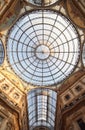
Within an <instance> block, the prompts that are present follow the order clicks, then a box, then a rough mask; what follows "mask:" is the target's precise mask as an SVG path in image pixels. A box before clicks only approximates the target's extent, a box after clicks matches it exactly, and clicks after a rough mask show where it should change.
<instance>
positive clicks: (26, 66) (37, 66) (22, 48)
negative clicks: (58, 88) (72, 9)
mask: <svg viewBox="0 0 85 130" xmlns="http://www.w3.org/2000/svg"><path fill="white" fill-rule="evenodd" d="M79 55H80V41H79V38H78V33H77V31H76V29H75V27H74V26H73V24H72V23H71V21H70V20H69V19H67V18H66V17H65V16H64V15H62V14H61V13H59V12H55V11H52V10H36V11H32V12H30V13H26V14H25V15H23V16H22V17H21V18H20V19H19V20H18V21H17V22H16V23H15V25H14V26H13V27H12V28H11V30H10V32H9V34H8V40H7V56H8V61H9V63H10V65H11V68H12V69H13V70H14V72H15V73H16V74H17V75H18V76H19V77H20V78H22V79H23V80H24V81H26V82H27V83H31V84H33V85H39V86H48V85H53V84H57V83H59V82H61V81H62V80H64V79H65V78H67V77H68V76H69V74H71V73H72V71H73V70H74V68H75V66H76V64H77V62H78V59H79Z"/></svg>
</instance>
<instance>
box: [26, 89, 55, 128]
mask: <svg viewBox="0 0 85 130" xmlns="http://www.w3.org/2000/svg"><path fill="white" fill-rule="evenodd" d="M27 101H28V119H29V127H30V130H33V129H34V128H35V127H37V126H40V127H41V126H45V127H47V128H49V130H54V125H55V112H56V103H57V93H56V92H55V91H52V90H50V89H46V88H45V89H41V88H40V89H34V90H31V91H30V92H29V93H28V96H27Z"/></svg>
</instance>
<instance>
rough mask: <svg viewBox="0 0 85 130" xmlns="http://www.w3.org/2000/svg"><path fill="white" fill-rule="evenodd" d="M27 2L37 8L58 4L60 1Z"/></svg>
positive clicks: (35, 0)
mask: <svg viewBox="0 0 85 130" xmlns="http://www.w3.org/2000/svg"><path fill="white" fill-rule="evenodd" d="M25 1H26V2H29V3H31V4H33V5H36V6H49V5H52V4H54V3H56V2H57V1H59V0H25Z"/></svg>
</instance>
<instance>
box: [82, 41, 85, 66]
mask: <svg viewBox="0 0 85 130" xmlns="http://www.w3.org/2000/svg"><path fill="white" fill-rule="evenodd" d="M82 60H83V64H84V66H85V43H84V45H83V53H82Z"/></svg>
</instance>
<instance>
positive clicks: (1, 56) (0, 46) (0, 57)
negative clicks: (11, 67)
mask: <svg viewBox="0 0 85 130" xmlns="http://www.w3.org/2000/svg"><path fill="white" fill-rule="evenodd" d="M3 61H4V46H3V43H2V41H1V40H0V65H1V64H2V63H3Z"/></svg>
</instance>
